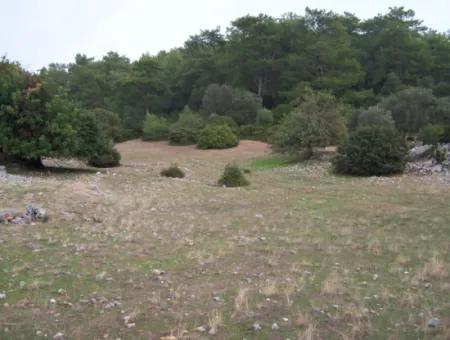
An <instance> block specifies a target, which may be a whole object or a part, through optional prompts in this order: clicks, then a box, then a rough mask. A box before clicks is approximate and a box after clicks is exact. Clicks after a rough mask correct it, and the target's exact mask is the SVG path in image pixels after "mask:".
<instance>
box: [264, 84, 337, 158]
mask: <svg viewBox="0 0 450 340" xmlns="http://www.w3.org/2000/svg"><path fill="white" fill-rule="evenodd" d="M344 113H345V107H344V106H342V104H340V103H339V102H338V101H337V100H336V98H335V97H334V96H333V95H331V94H329V93H325V92H313V91H311V90H308V91H306V94H305V95H303V98H302V99H301V103H300V105H299V106H298V107H297V108H296V109H294V111H292V112H291V113H290V114H289V115H288V116H286V118H284V119H283V121H282V122H281V124H280V126H279V128H278V129H277V131H276V133H275V135H274V137H273V140H272V144H273V148H274V149H275V150H276V151H280V152H289V153H299V152H302V153H303V157H304V158H309V157H311V156H312V154H313V149H314V148H317V147H325V146H328V145H332V144H336V143H339V142H341V141H342V140H343V139H344V138H345V136H346V126H345V118H344Z"/></svg>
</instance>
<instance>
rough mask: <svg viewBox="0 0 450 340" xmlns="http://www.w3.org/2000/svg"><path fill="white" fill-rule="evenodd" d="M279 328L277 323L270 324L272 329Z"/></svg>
mask: <svg viewBox="0 0 450 340" xmlns="http://www.w3.org/2000/svg"><path fill="white" fill-rule="evenodd" d="M279 329H280V326H278V324H277V323H276V322H275V323H274V324H273V325H272V330H273V331H277V330H279Z"/></svg>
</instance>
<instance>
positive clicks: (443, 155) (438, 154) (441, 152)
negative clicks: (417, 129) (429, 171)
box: [433, 147, 448, 164]
mask: <svg viewBox="0 0 450 340" xmlns="http://www.w3.org/2000/svg"><path fill="white" fill-rule="evenodd" d="M433 158H434V160H435V161H436V163H437V164H442V163H444V162H445V161H446V160H447V159H448V154H447V150H446V149H441V148H439V147H436V149H435V150H434V155H433Z"/></svg>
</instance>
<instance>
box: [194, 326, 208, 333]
mask: <svg viewBox="0 0 450 340" xmlns="http://www.w3.org/2000/svg"><path fill="white" fill-rule="evenodd" d="M195 330H196V331H197V332H200V333H203V332H206V328H205V327H203V326H200V327H197V328H196V329H195Z"/></svg>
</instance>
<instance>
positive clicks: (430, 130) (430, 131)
mask: <svg viewBox="0 0 450 340" xmlns="http://www.w3.org/2000/svg"><path fill="white" fill-rule="evenodd" d="M444 134H445V127H444V126H442V125H433V124H427V125H426V126H424V127H423V128H422V130H420V133H419V138H420V139H421V140H422V142H423V143H424V144H431V145H437V144H438V143H439V142H440V141H441V140H442V138H443V137H444Z"/></svg>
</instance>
